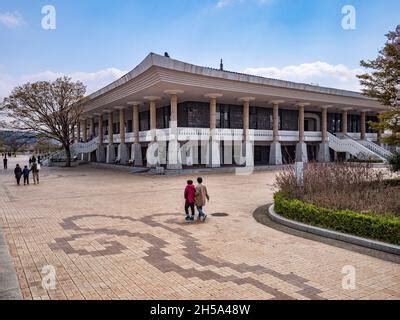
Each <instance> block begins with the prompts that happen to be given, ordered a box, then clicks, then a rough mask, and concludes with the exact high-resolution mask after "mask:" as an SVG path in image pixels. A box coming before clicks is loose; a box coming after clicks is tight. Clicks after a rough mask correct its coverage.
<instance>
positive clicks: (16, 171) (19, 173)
mask: <svg viewBox="0 0 400 320" xmlns="http://www.w3.org/2000/svg"><path fill="white" fill-rule="evenodd" d="M14 175H15V179H16V180H17V185H19V184H20V182H21V176H22V169H21V167H20V166H19V164H17V165H16V166H15V169H14Z"/></svg>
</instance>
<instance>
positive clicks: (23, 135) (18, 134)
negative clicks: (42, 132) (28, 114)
mask: <svg viewBox="0 0 400 320" xmlns="http://www.w3.org/2000/svg"><path fill="white" fill-rule="evenodd" d="M0 140H2V141H4V143H5V144H7V143H8V142H10V141H18V142H19V143H25V144H35V143H36V142H37V140H38V139H37V134H36V133H34V132H22V131H13V130H1V131H0Z"/></svg>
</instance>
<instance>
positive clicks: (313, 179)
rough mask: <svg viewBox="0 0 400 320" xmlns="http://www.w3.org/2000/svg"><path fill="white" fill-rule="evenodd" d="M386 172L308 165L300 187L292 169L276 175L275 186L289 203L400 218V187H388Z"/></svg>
mask: <svg viewBox="0 0 400 320" xmlns="http://www.w3.org/2000/svg"><path fill="white" fill-rule="evenodd" d="M387 178H388V176H387V172H386V173H384V171H382V170H376V169H373V168H372V167H371V165H370V164H358V163H336V164H318V163H309V164H307V165H306V167H305V168H304V183H303V186H299V185H298V184H297V179H296V176H295V173H294V171H293V169H292V168H288V169H287V170H284V171H283V172H281V173H280V174H278V175H277V178H276V186H277V187H278V189H279V190H280V191H282V192H284V193H285V194H287V195H288V196H289V197H290V198H292V199H299V200H302V201H304V202H307V203H311V204H314V205H316V206H318V207H322V208H330V209H335V210H352V211H357V212H359V213H366V214H379V215H398V216H400V197H399V194H400V185H399V184H396V183H389V182H388V180H387Z"/></svg>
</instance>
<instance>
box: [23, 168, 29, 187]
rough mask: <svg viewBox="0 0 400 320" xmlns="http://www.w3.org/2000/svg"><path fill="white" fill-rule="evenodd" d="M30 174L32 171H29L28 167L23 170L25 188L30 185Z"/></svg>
mask: <svg viewBox="0 0 400 320" xmlns="http://www.w3.org/2000/svg"><path fill="white" fill-rule="evenodd" d="M29 172H31V170H29V169H28V166H24V170H22V175H23V176H24V186H25V185H27V184H28V185H29Z"/></svg>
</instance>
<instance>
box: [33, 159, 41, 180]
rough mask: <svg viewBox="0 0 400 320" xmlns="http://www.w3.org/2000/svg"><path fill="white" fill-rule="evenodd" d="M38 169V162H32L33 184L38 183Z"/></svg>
mask: <svg viewBox="0 0 400 320" xmlns="http://www.w3.org/2000/svg"><path fill="white" fill-rule="evenodd" d="M39 170H40V164H37V163H36V162H33V163H32V167H31V171H32V176H33V184H39Z"/></svg>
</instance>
